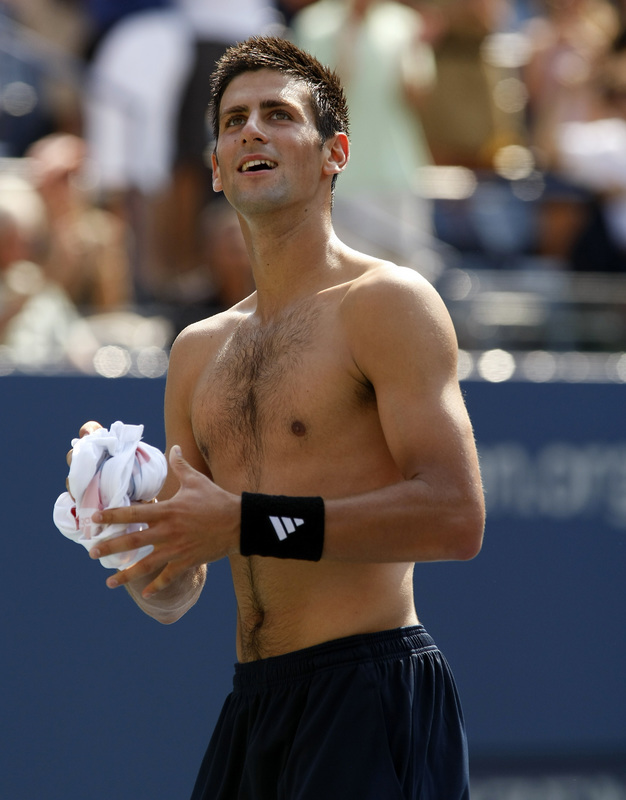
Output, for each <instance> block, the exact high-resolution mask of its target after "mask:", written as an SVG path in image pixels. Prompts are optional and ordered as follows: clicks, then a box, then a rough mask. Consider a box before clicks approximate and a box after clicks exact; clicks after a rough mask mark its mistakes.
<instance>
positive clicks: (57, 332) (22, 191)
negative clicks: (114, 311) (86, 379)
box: [0, 175, 89, 371]
mask: <svg viewBox="0 0 626 800" xmlns="http://www.w3.org/2000/svg"><path fill="white" fill-rule="evenodd" d="M44 237H45V210H44V207H43V203H42V201H41V199H40V198H39V196H38V194H37V192H36V191H35V189H34V188H33V187H32V186H31V185H30V184H29V183H28V182H27V181H25V180H23V179H22V178H19V177H17V176H8V175H5V176H3V177H2V179H1V180H0V344H2V345H4V346H5V347H6V348H7V350H8V352H9V353H10V358H11V360H13V361H14V362H15V363H16V364H17V365H19V366H20V367H21V368H23V369H25V370H27V371H30V370H33V371H42V370H43V371H46V370H49V369H54V368H58V367H61V366H63V365H67V364H68V363H70V361H71V360H73V359H74V356H76V357H77V358H78V357H79V352H78V351H77V350H75V348H74V347H73V346H72V339H73V336H74V334H75V332H76V329H77V326H78V325H79V324H80V322H81V318H80V314H79V313H78V311H77V310H76V308H75V306H74V304H73V303H72V302H71V300H70V298H69V297H68V296H67V294H66V292H65V291H64V290H63V288H62V287H61V286H60V285H59V284H58V283H56V281H53V280H51V279H50V278H49V277H48V276H47V275H46V273H45V271H44V270H43V269H42V267H41V266H40V264H39V263H37V261H38V258H39V257H40V253H41V242H42V240H43V239H44ZM82 334H84V337H85V338H84V341H83V344H85V345H87V343H88V342H87V340H88V339H89V334H88V332H87V331H81V335H82ZM73 365H74V366H76V365H77V364H76V362H75V363H74V364H73Z"/></svg>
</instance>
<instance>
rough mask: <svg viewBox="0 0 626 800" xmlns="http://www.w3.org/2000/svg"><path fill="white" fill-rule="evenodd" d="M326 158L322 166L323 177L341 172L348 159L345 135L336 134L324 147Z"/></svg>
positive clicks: (347, 143) (347, 144) (348, 153)
mask: <svg viewBox="0 0 626 800" xmlns="http://www.w3.org/2000/svg"><path fill="white" fill-rule="evenodd" d="M324 148H325V151H326V158H325V160H324V164H323V166H322V172H323V174H324V175H337V174H339V173H340V172H343V171H344V169H345V168H346V166H347V164H348V160H349V159H350V142H349V140H348V137H347V136H346V134H345V133H336V134H335V135H334V136H333V137H331V138H330V139H328V140H327V141H326V143H325V145H324Z"/></svg>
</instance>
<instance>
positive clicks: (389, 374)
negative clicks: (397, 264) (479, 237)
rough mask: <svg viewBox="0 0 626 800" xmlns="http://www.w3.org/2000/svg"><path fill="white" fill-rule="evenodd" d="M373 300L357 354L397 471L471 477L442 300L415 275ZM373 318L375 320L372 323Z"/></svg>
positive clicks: (468, 435)
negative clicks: (374, 322)
mask: <svg viewBox="0 0 626 800" xmlns="http://www.w3.org/2000/svg"><path fill="white" fill-rule="evenodd" d="M374 302H375V303H376V304H377V305H379V307H378V308H376V309H370V310H369V313H367V314H366V315H364V316H363V323H362V324H361V322H360V320H357V327H359V328H360V331H361V336H360V337H359V336H357V337H355V341H357V342H359V344H357V345H356V349H357V351H358V356H357V358H358V360H359V368H360V369H361V370H362V371H363V373H364V374H365V375H366V377H367V379H368V380H369V381H370V382H371V383H372V385H373V387H374V389H375V392H376V399H377V404H378V413H379V417H380V423H381V426H382V429H383V434H384V436H385V440H386V443H387V446H388V448H389V451H390V453H391V455H392V457H393V459H394V461H395V462H396V464H397V465H398V468H399V470H400V471H401V472H402V474H403V475H404V477H405V478H407V479H410V478H415V477H420V478H422V479H424V480H425V481H427V482H433V483H434V482H438V481H440V480H441V481H444V480H445V481H448V482H450V481H452V482H455V481H456V480H458V481H460V482H465V481H467V480H474V479H475V476H476V470H477V463H478V462H477V456H476V451H475V445H474V437H473V432H472V428H471V424H470V420H469V417H468V414H467V411H466V408H465V403H464V401H463V396H462V394H461V390H460V387H459V383H458V379H457V344H456V336H455V333H454V329H453V326H452V322H451V320H450V317H449V315H448V312H447V310H446V308H445V306H444V304H443V302H442V301H441V299H440V297H439V295H438V294H437V293H436V292H435V290H434V289H433V288H432V287H430V286H429V285H427V284H426V283H425V282H424V281H423V280H422V279H413V278H411V277H410V276H409V278H408V280H406V281H404V280H403V281H401V282H400V283H399V285H392V286H385V287H382V289H379V290H378V292H377V295H376V296H375V298H374ZM363 310H364V309H363ZM374 312H375V315H374ZM371 319H376V320H378V322H377V325H376V326H375V327H373V326H371ZM368 323H369V324H368Z"/></svg>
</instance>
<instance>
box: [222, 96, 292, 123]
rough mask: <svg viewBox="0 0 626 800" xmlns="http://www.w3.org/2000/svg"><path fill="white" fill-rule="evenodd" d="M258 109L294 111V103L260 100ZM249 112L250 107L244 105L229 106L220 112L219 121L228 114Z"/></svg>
mask: <svg viewBox="0 0 626 800" xmlns="http://www.w3.org/2000/svg"><path fill="white" fill-rule="evenodd" d="M259 105H260V107H261V108H262V109H264V110H269V109H272V108H285V107H286V108H293V109H295V108H296V106H295V104H294V103H291V102H289V100H277V99H273V98H268V99H267V100H261V102H260V104H259ZM249 110H250V106H247V105H245V104H242V105H237V106H229V107H228V108H225V109H224V110H223V111H222V112H220V119H223V117H227V116H229V115H230V114H241V113H244V112H246V111H249Z"/></svg>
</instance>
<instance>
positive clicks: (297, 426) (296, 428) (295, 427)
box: [291, 419, 306, 436]
mask: <svg viewBox="0 0 626 800" xmlns="http://www.w3.org/2000/svg"><path fill="white" fill-rule="evenodd" d="M291 432H292V433H293V434H295V435H296V436H304V435H305V434H306V425H305V424H304V422H300V420H299V419H295V420H294V421H293V422H292V423H291Z"/></svg>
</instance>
